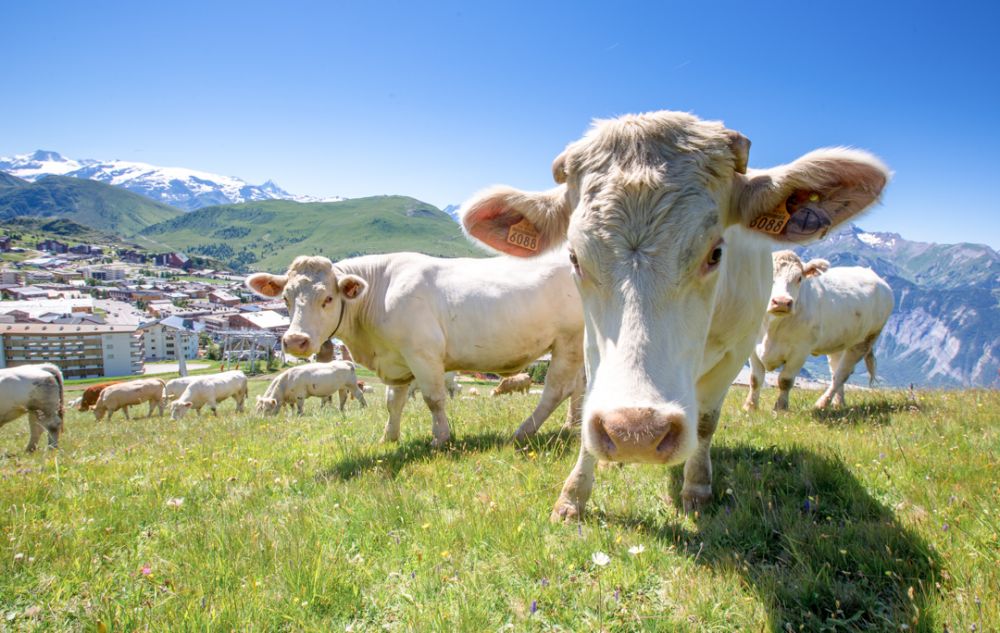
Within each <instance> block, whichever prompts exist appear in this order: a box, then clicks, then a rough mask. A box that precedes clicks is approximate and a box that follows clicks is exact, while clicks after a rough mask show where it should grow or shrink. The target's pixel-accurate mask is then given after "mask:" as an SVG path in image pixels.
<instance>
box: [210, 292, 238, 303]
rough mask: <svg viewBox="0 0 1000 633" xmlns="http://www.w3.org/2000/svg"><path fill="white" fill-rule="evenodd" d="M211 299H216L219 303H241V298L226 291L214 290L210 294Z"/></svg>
mask: <svg viewBox="0 0 1000 633" xmlns="http://www.w3.org/2000/svg"><path fill="white" fill-rule="evenodd" d="M208 296H209V297H215V298H216V299H218V300H219V301H239V300H240V298H239V297H237V296H236V295H234V294H232V293H231V292H226V291H225V290H213V291H212V292H210V293H208Z"/></svg>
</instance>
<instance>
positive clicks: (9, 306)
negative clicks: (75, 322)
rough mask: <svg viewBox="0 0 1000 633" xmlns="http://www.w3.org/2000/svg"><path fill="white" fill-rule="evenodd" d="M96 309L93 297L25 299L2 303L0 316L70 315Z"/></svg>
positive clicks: (0, 303)
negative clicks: (7, 314)
mask: <svg viewBox="0 0 1000 633" xmlns="http://www.w3.org/2000/svg"><path fill="white" fill-rule="evenodd" d="M81 308H83V309H90V310H91V311H93V309H94V298H93V297H81V298H79V299H25V300H24V301H0V314H2V313H7V312H13V311H14V310H19V311H21V312H25V313H27V314H29V315H31V316H35V315H39V314H45V313H46V312H56V313H59V314H70V313H71V312H73V311H74V310H79V309H81Z"/></svg>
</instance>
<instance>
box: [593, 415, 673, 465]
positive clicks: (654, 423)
mask: <svg viewBox="0 0 1000 633" xmlns="http://www.w3.org/2000/svg"><path fill="white" fill-rule="evenodd" d="M686 419H687V416H686V415H685V414H684V412H683V411H681V410H680V409H678V410H676V411H663V410H660V409H656V408H653V407H622V408H620V409H613V410H611V411H599V412H594V413H593V414H592V415H591V417H590V420H589V423H590V425H589V428H590V432H591V434H592V435H591V438H592V440H593V441H594V442H595V443H596V444H597V446H596V447H595V448H597V449H598V452H599V453H602V454H603V457H604V458H606V459H608V460H610V461H617V462H647V463H654V464H663V463H668V462H669V463H673V462H676V461H677V457H678V456H677V455H676V453H677V450H678V448H680V447H681V446H682V445H683V439H684V433H685V432H686V431H685V424H684V422H685V420H686Z"/></svg>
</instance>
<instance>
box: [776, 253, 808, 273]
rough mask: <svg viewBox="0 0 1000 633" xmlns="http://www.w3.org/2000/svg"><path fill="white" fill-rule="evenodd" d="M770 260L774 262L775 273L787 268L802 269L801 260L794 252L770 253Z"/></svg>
mask: <svg viewBox="0 0 1000 633" xmlns="http://www.w3.org/2000/svg"><path fill="white" fill-rule="evenodd" d="M771 259H772V261H773V262H774V270H775V272H777V271H779V270H781V269H783V268H788V267H789V266H797V267H799V268H802V260H801V259H799V256H798V255H796V254H795V251H775V252H773V253H771Z"/></svg>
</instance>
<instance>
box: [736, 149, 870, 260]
mask: <svg viewBox="0 0 1000 633" xmlns="http://www.w3.org/2000/svg"><path fill="white" fill-rule="evenodd" d="M889 176H890V172H889V169H888V168H887V167H886V166H885V164H883V163H882V161H880V160H879V159H878V158H876V157H875V156H873V155H872V154H869V153H868V152H863V151H859V150H852V149H845V148H830V149H821V150H816V151H814V152H810V153H809V154H806V155H805V156H803V157H802V158H800V159H798V160H796V161H795V162H793V163H791V164H789V165H783V166H781V167H774V168H772V169H767V170H761V171H757V170H754V171H751V172H750V174H749V175H748V176H746V177H744V176H738V178H739V179H740V180H739V187H738V189H737V191H736V192H735V195H734V196H733V214H732V222H733V223H739V224H742V225H743V226H745V227H747V228H750V229H752V230H754V231H756V232H758V233H761V234H763V235H766V236H768V237H770V238H772V239H774V240H777V241H779V242H783V243H788V242H794V243H799V244H803V243H807V242H812V241H814V240H818V239H822V238H823V237H825V236H826V234H827V233H828V232H829V231H830V229H832V228H833V227H835V226H837V225H839V224H842V223H844V222H846V221H848V220H850V219H852V218H854V217H856V216H857V215H858V214H860V213H862V212H863V211H865V210H866V209H868V207H870V206H871V205H872V204H873V203H875V202H876V201H877V200H878V199H879V196H880V195H881V194H882V190H883V189H884V188H885V185H886V183H887V182H888V181H889Z"/></svg>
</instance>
